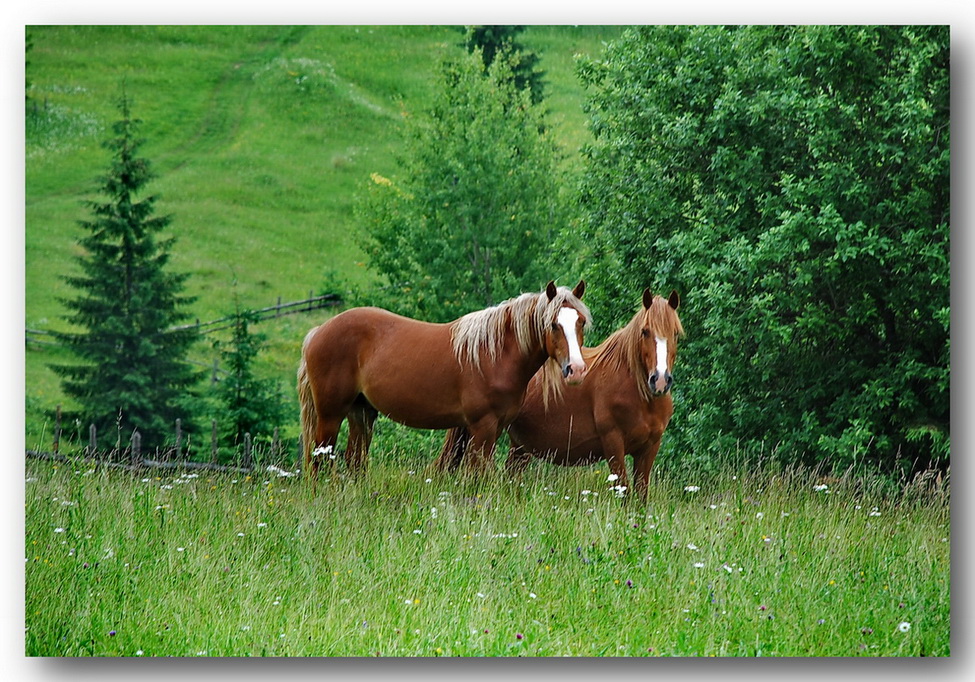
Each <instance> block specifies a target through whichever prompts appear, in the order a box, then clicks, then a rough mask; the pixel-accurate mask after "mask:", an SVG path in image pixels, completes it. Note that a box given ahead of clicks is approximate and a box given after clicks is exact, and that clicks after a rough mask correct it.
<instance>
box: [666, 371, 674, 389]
mask: <svg viewBox="0 0 975 682" xmlns="http://www.w3.org/2000/svg"><path fill="white" fill-rule="evenodd" d="M673 383H674V377H673V375H672V374H671V373H670V372H667V388H670V385H671V384H673Z"/></svg>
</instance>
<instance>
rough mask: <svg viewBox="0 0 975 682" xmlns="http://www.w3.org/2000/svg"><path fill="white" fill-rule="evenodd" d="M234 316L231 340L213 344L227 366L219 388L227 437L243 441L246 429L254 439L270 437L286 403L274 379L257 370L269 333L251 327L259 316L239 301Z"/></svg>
mask: <svg viewBox="0 0 975 682" xmlns="http://www.w3.org/2000/svg"><path fill="white" fill-rule="evenodd" d="M232 320H233V322H232V327H231V330H232V331H231V338H230V340H229V341H225V342H224V341H217V342H215V343H214V344H213V345H214V348H215V350H216V351H217V352H219V353H220V356H221V358H222V359H223V361H224V363H225V364H226V367H227V376H226V377H225V378H223V379H222V380H221V382H220V386H219V389H218V391H217V393H218V395H219V397H220V399H221V403H222V411H223V415H222V416H223V418H222V419H221V423H223V424H224V433H225V437H226V438H227V440H228V441H230V444H231V445H239V444H240V443H242V442H243V441H244V434H245V433H249V434H251V436H252V437H253V438H254V440H255V441H258V440H264V441H270V439H271V436H272V433H273V431H274V428H275V427H276V426H279V425H280V422H281V420H282V419H283V417H284V405H283V403H282V399H281V393H280V391H278V390H277V387H276V386H275V383H274V381H273V380H270V379H260V378H258V377H257V376H256V374H255V373H254V361H255V360H256V359H257V356H258V355H259V354H260V352H261V351H262V350H263V349H264V347H265V346H266V341H267V337H266V336H265V335H264V334H260V333H256V332H252V331H250V328H249V327H250V325H251V324H253V323H255V322H257V316H256V314H255V313H254V312H253V311H249V310H242V309H241V308H240V305H239V303H238V305H237V307H236V310H235V311H234V315H233V318H232Z"/></svg>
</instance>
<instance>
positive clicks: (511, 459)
mask: <svg viewBox="0 0 975 682" xmlns="http://www.w3.org/2000/svg"><path fill="white" fill-rule="evenodd" d="M534 456H535V455H534V453H532V452H529V451H527V450H525V448H523V447H522V446H520V445H518V446H512V447H511V449H510V450H509V451H508V459H507V460H505V463H504V470H505V472H506V473H508V474H511V476H512V477H515V476H521V474H522V473H523V472H524V471H525V467H527V466H528V463H529V462H531V461H532V459H533V458H534Z"/></svg>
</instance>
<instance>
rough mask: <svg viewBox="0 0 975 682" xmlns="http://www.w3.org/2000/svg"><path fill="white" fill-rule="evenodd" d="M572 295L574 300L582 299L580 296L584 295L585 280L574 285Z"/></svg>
mask: <svg viewBox="0 0 975 682" xmlns="http://www.w3.org/2000/svg"><path fill="white" fill-rule="evenodd" d="M572 293H573V294H574V295H575V297H576V298H582V295H583V294H584V293H586V280H584V279H580V280H579V283H578V284H576V288H575V289H573V290H572Z"/></svg>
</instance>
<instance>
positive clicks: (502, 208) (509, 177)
mask: <svg viewBox="0 0 975 682" xmlns="http://www.w3.org/2000/svg"><path fill="white" fill-rule="evenodd" d="M556 162H557V152H556V146H555V143H554V142H553V140H552V139H551V137H550V135H549V134H548V133H546V132H544V131H543V126H542V114H541V110H540V109H539V108H538V107H536V106H534V105H532V103H531V101H530V96H529V93H528V92H527V91H526V90H521V89H519V88H517V87H516V86H515V84H514V82H513V80H512V78H511V65H510V64H509V62H508V61H507V59H506V58H505V57H504V56H499V57H498V58H496V59H495V60H494V61H493V62H492V63H491V66H490V67H489V68H488V70H487V73H486V74H485V73H484V68H483V62H482V59H481V56H480V54H479V52H478V51H477V50H475V51H474V52H473V53H472V54H469V55H467V54H465V55H463V56H461V57H458V58H457V59H456V60H453V61H448V62H445V63H444V65H443V68H442V69H441V72H440V74H439V82H438V95H437V98H436V100H435V103H434V105H433V107H432V109H431V110H430V111H429V114H428V116H426V117H419V118H417V119H416V120H410V121H409V131H408V134H407V140H406V142H405V152H404V155H403V158H402V160H401V162H400V166H401V168H402V173H401V174H400V176H399V178H397V179H391V178H386V177H383V176H381V175H379V174H373V175H372V182H371V183H370V187H369V193H368V195H367V196H366V197H365V199H364V200H363V201H362V203H361V205H360V214H361V217H362V219H363V224H364V227H365V228H366V232H367V233H368V238H367V239H366V240H365V243H364V245H363V246H364V249H365V250H366V251H367V252H368V254H369V256H370V266H371V267H373V268H375V269H376V270H377V271H378V272H379V273H380V274H381V275H382V276H383V278H384V279H385V280H386V281H387V283H388V285H389V286H388V288H387V295H386V299H385V300H384V301H383V303H384V304H385V305H387V306H389V307H391V308H393V309H395V310H397V311H398V312H401V313H404V314H409V315H413V316H416V317H420V318H422V319H426V320H435V321H447V320H451V319H454V318H457V317H459V316H460V315H462V314H464V313H467V312H470V311H471V310H477V309H480V308H484V307H486V306H490V305H493V304H495V303H497V302H499V301H501V300H504V299H507V298H509V297H511V296H513V295H515V294H518V293H520V292H522V291H528V290H535V289H538V288H540V287H541V285H542V284H543V283H544V282H545V281H546V280H547V279H551V278H553V277H554V276H556V273H553V272H552V270H551V267H552V266H551V263H550V260H551V259H550V258H549V257H548V256H549V254H550V249H551V247H550V245H551V244H552V242H553V239H554V235H555V233H556V231H557V230H559V229H560V228H561V227H562V226H563V223H564V222H565V216H564V213H563V208H562V206H563V203H564V202H563V200H562V199H561V197H560V190H561V187H562V185H563V183H562V182H561V181H560V176H559V173H558V171H557V165H556Z"/></svg>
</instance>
